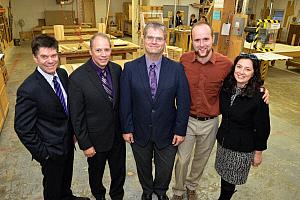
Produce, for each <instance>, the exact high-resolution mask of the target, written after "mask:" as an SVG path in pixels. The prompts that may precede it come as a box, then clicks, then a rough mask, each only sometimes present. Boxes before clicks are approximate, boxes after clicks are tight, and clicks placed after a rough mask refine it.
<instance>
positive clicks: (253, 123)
mask: <svg viewBox="0 0 300 200" xmlns="http://www.w3.org/2000/svg"><path fill="white" fill-rule="evenodd" d="M262 84H263V82H262V80H261V75H260V62H259V61H258V59H257V57H256V56H255V55H253V54H240V55H239V56H238V57H237V58H236V59H235V61H234V68H233V69H232V71H231V73H230V74H229V75H228V76H227V78H226V79H225V81H224V84H223V87H222V89H221V93H220V109H221V114H222V122H221V125H220V127H219V130H218V133H217V141H218V145H217V153H216V161H215V168H216V170H217V172H218V174H219V175H220V176H221V194H220V197H219V200H227V199H230V198H231V197H232V195H233V193H234V192H235V186H236V185H241V184H244V183H246V181H247V177H248V174H249V170H250V167H251V164H252V165H253V166H256V167H257V166H259V165H260V164H261V162H262V151H263V150H265V149H267V140H268V137H269V134H270V117H269V107H268V105H267V104H266V103H265V102H264V101H263V99H262V96H263V94H264V93H263V92H261V91H260V90H261V86H262Z"/></svg>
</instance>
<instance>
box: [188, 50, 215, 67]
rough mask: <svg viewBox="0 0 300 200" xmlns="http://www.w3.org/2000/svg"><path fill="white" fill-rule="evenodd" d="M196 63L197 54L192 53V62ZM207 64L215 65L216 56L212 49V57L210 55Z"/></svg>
mask: <svg viewBox="0 0 300 200" xmlns="http://www.w3.org/2000/svg"><path fill="white" fill-rule="evenodd" d="M196 61H198V60H197V54H196V52H195V51H194V54H193V58H192V62H196ZM207 62H211V63H212V64H216V54H215V53H214V50H213V49H212V55H211V57H210V59H209V60H208V61H207Z"/></svg>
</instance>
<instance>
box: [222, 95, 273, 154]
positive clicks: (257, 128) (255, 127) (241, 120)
mask: <svg viewBox="0 0 300 200" xmlns="http://www.w3.org/2000/svg"><path fill="white" fill-rule="evenodd" d="M262 96H263V93H257V94H255V95H254V96H253V97H251V98H250V97H246V96H245V97H242V96H237V97H236V99H235V100H234V102H233V105H232V106H230V101H231V95H230V94H229V93H227V92H225V91H224V90H223V89H222V90H221V94H220V109H221V114H222V122H221V125H220V127H219V130H218V133H217V140H218V142H219V144H221V146H222V147H225V148H227V149H231V150H234V151H241V152H252V151H254V150H258V151H263V150H265V149H267V140H268V137H269V134H270V117H269V107H268V105H267V104H266V103H265V102H264V101H263V99H262Z"/></svg>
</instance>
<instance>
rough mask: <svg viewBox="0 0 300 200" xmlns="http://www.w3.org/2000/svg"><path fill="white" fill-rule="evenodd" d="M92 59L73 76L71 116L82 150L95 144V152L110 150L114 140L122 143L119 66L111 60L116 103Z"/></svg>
mask: <svg viewBox="0 0 300 200" xmlns="http://www.w3.org/2000/svg"><path fill="white" fill-rule="evenodd" d="M92 62H93V61H92V59H90V60H89V61H87V62H86V63H85V64H83V65H82V66H80V67H79V68H78V69H76V70H75V71H74V72H73V73H72V74H71V75H70V84H69V96H70V99H69V105H70V115H71V120H72V124H73V127H74V131H75V134H76V137H77V139H78V144H79V147H80V149H82V150H86V149H88V148H90V147H92V146H93V147H94V148H95V150H96V152H105V151H109V150H110V149H111V148H112V145H113V143H114V142H123V138H122V134H121V131H120V125H119V124H120V122H119V112H118V110H119V78H120V75H121V67H120V65H118V64H116V63H113V62H109V63H108V67H109V70H110V73H111V77H112V83H113V92H114V102H113V103H112V102H110V100H109V98H108V96H107V94H106V92H105V90H104V88H103V86H102V84H101V80H100V79H99V77H98V75H97V72H96V70H95V69H94V68H93V66H92Z"/></svg>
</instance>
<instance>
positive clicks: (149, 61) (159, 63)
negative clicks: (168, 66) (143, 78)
mask: <svg viewBox="0 0 300 200" xmlns="http://www.w3.org/2000/svg"><path fill="white" fill-rule="evenodd" d="M145 58H146V65H147V68H148V69H150V65H152V64H153V63H154V64H155V65H156V67H158V68H160V66H161V61H162V56H161V57H160V59H159V60H158V61H156V62H153V61H151V60H150V59H149V58H148V57H147V56H145Z"/></svg>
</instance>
